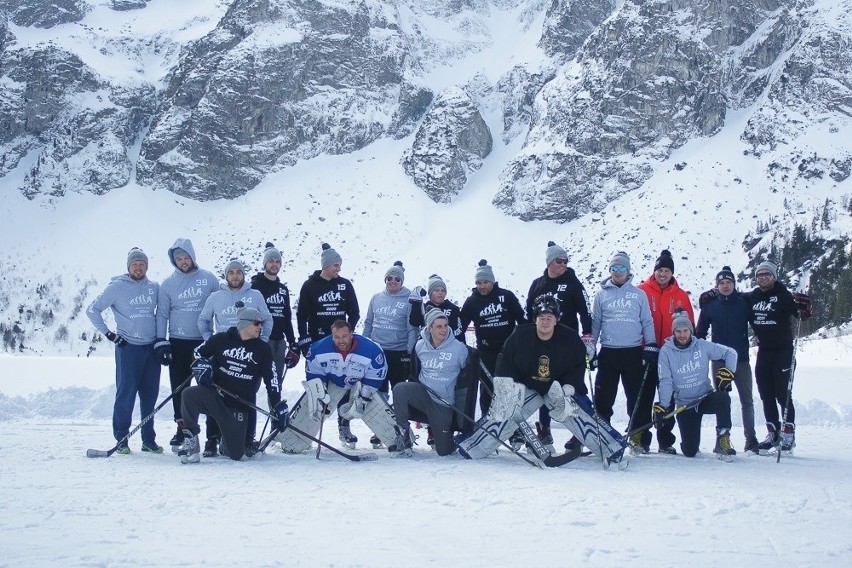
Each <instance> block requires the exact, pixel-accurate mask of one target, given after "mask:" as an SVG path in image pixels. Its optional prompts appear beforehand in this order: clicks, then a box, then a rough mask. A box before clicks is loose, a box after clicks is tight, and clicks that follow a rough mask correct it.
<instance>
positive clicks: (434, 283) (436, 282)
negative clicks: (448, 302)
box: [426, 274, 447, 296]
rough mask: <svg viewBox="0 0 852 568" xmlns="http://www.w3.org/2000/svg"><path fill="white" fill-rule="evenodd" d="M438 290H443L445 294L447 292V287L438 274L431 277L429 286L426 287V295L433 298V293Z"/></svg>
mask: <svg viewBox="0 0 852 568" xmlns="http://www.w3.org/2000/svg"><path fill="white" fill-rule="evenodd" d="M438 288H443V289H444V291H445V292H446V291H447V285H446V284H445V283H444V279H443V278H441V277H440V276H438V275H437V274H433V275H432V276H430V277H429V284H428V285H427V287H426V293H427V294H429V296H431V295H432V292H434V291H435V290H437V289H438Z"/></svg>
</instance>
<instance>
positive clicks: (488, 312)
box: [479, 303, 503, 317]
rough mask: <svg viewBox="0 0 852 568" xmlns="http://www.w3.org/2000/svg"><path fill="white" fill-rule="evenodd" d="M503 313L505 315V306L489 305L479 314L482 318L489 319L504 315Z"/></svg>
mask: <svg viewBox="0 0 852 568" xmlns="http://www.w3.org/2000/svg"><path fill="white" fill-rule="evenodd" d="M502 313H503V304H493V303H492V304H488V305H487V306H485V307H484V308H483V309H482V311H481V312H479V315H480V316H481V317H487V316H493V315H497V314H502Z"/></svg>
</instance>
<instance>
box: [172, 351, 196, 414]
mask: <svg viewBox="0 0 852 568" xmlns="http://www.w3.org/2000/svg"><path fill="white" fill-rule="evenodd" d="M169 343H170V344H171V346H172V362H171V363H170V364H169V382H170V383H171V385H172V392H173V393H174V397H173V398H172V407H173V408H174V411H175V422H177V421H178V420H180V417H181V413H180V401H181V396H182V395H183V391H178V392H175V389H176V388H178V387H179V386H180V385H181V384H182V383H183V382H184V381H185V380H186V379H187V377H189V375H190V374H191V373H192V368H191V367H192V362H193V360H195V356H194V352H195V348H196V347H198V346H199V345H201V344H202V343H203V342H202V341H201V340H200V339H177V338H172V339H169ZM187 386H189V385H187Z"/></svg>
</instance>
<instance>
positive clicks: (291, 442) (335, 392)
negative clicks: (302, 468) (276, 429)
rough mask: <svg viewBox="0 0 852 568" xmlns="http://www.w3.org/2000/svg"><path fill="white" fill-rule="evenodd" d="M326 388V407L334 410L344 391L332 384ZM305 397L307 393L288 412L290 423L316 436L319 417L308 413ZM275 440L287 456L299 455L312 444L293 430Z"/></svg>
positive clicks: (285, 432)
mask: <svg viewBox="0 0 852 568" xmlns="http://www.w3.org/2000/svg"><path fill="white" fill-rule="evenodd" d="M328 387H329V388H328V392H329V397H330V402H329V404H328V407H329V408H330V409H332V410H334V409H335V408H337V403H338V402H340V399H341V398H343V395H344V394H345V393H346V391H345V390H344V389H342V388H340V387H338V386H337V385H335V384H333V383H329V385H328ZM307 397H308V394H307V393H304V394H302V396H301V397H299V400H298V401H297V402H296V404H295V405H294V406H293V410H291V411H290V423H291V424H292V425H293V426H295V427H296V428H298V429H299V430H302V431H303V432H305V433H306V434H310V435H311V436H316V435H317V434H319V428H320V416H318V415H316V414H313V413H312V412H310V410H309V408H308V402H307ZM275 440H276V441H278V442H280V443H281V449H282V450H283V451H284V452H285V453H288V454H299V453H301V452H305V451H307V450H309V449H310V448H311V444H312V443H313V442H312V441H311V440H308V439H307V438H303V437H302V436H300V435H299V434H296V432H295V431H294V430H291V429H289V428H287V429H285V430H284V431H283V432H280V433H279V434H278V435H277V436H276V437H275Z"/></svg>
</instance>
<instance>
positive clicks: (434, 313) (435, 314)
mask: <svg viewBox="0 0 852 568" xmlns="http://www.w3.org/2000/svg"><path fill="white" fill-rule="evenodd" d="M439 318H444V319H448V318H447V314H445V313H444V310H439V309H438V308H432V309H431V310H429V311H428V312H427V313H426V328H427V329H431V328H432V324H433V323H435V320H436V319H439ZM448 321H449V320H448Z"/></svg>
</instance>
